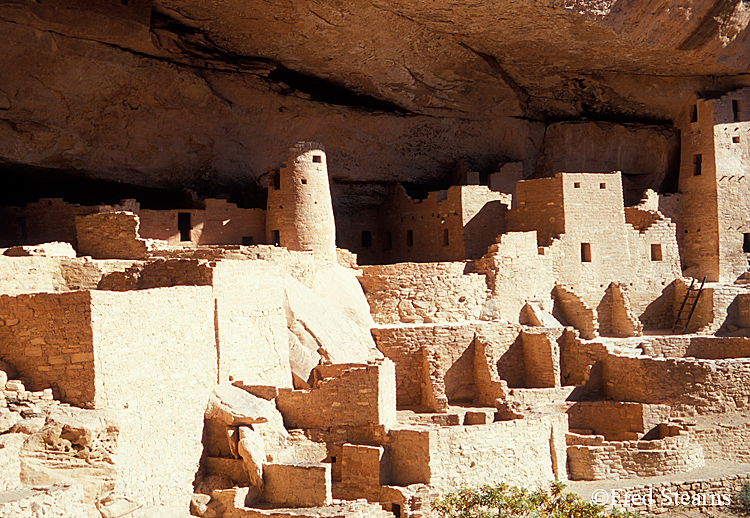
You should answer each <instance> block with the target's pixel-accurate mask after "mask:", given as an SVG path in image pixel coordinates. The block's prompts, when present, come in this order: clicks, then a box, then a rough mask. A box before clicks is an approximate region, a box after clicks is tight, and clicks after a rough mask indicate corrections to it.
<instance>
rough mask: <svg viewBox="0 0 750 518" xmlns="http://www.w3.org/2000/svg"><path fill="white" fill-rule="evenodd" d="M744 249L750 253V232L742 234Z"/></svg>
mask: <svg viewBox="0 0 750 518" xmlns="http://www.w3.org/2000/svg"><path fill="white" fill-rule="evenodd" d="M742 238H743V239H742V251H743V252H745V253H746V254H750V234H742Z"/></svg>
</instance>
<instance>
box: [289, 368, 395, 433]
mask: <svg viewBox="0 0 750 518" xmlns="http://www.w3.org/2000/svg"><path fill="white" fill-rule="evenodd" d="M335 367H337V368H339V370H340V371H341V373H340V375H335V374H332V376H333V377H327V378H323V379H322V380H320V381H318V382H317V383H316V388H313V389H310V390H288V389H287V390H282V391H280V392H279V395H278V397H277V398H276V406H277V407H278V408H279V411H281V414H282V415H283V416H284V424H285V425H286V426H287V427H288V428H323V429H327V428H332V427H358V426H370V425H383V426H386V427H390V426H391V425H392V424H393V423H394V422H395V420H396V398H395V397H391V396H393V394H395V385H396V374H395V369H394V366H393V362H391V361H390V360H388V359H383V360H377V361H374V362H370V363H367V364H347V365H344V366H343V367H342V366H335ZM323 372H324V373H325V370H323ZM323 375H325V374H323Z"/></svg>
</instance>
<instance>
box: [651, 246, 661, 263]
mask: <svg viewBox="0 0 750 518" xmlns="http://www.w3.org/2000/svg"><path fill="white" fill-rule="evenodd" d="M651 260H652V261H661V260H662V256H661V245H660V244H652V245H651Z"/></svg>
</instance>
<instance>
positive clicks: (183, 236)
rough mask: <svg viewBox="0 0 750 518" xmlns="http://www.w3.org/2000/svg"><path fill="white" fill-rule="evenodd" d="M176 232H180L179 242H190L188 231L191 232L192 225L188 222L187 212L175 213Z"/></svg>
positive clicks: (188, 215) (188, 214)
mask: <svg viewBox="0 0 750 518" xmlns="http://www.w3.org/2000/svg"><path fill="white" fill-rule="evenodd" d="M177 230H179V231H180V241H192V239H190V231H191V230H193V225H192V224H191V222H190V213H189V212H178V213H177Z"/></svg>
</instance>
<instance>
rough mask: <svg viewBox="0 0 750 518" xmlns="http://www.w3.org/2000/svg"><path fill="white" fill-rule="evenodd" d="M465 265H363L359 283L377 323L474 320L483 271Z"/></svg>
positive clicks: (480, 302) (481, 298) (480, 303)
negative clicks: (467, 271)
mask: <svg viewBox="0 0 750 518" xmlns="http://www.w3.org/2000/svg"><path fill="white" fill-rule="evenodd" d="M465 268H466V265H465V263H462V262H458V263H400V264H394V265H384V266H364V267H362V272H363V273H362V276H361V277H360V283H361V284H362V288H363V289H364V291H365V295H366V296H367V301H368V302H369V304H370V310H371V312H372V316H373V318H374V320H375V321H376V322H377V323H380V324H395V323H398V322H404V323H422V322H425V323H431V322H460V321H465V320H476V319H477V318H479V316H480V314H481V311H482V306H483V304H484V302H485V300H486V298H487V285H486V282H485V277H484V275H479V274H465V273H464V269H465Z"/></svg>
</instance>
